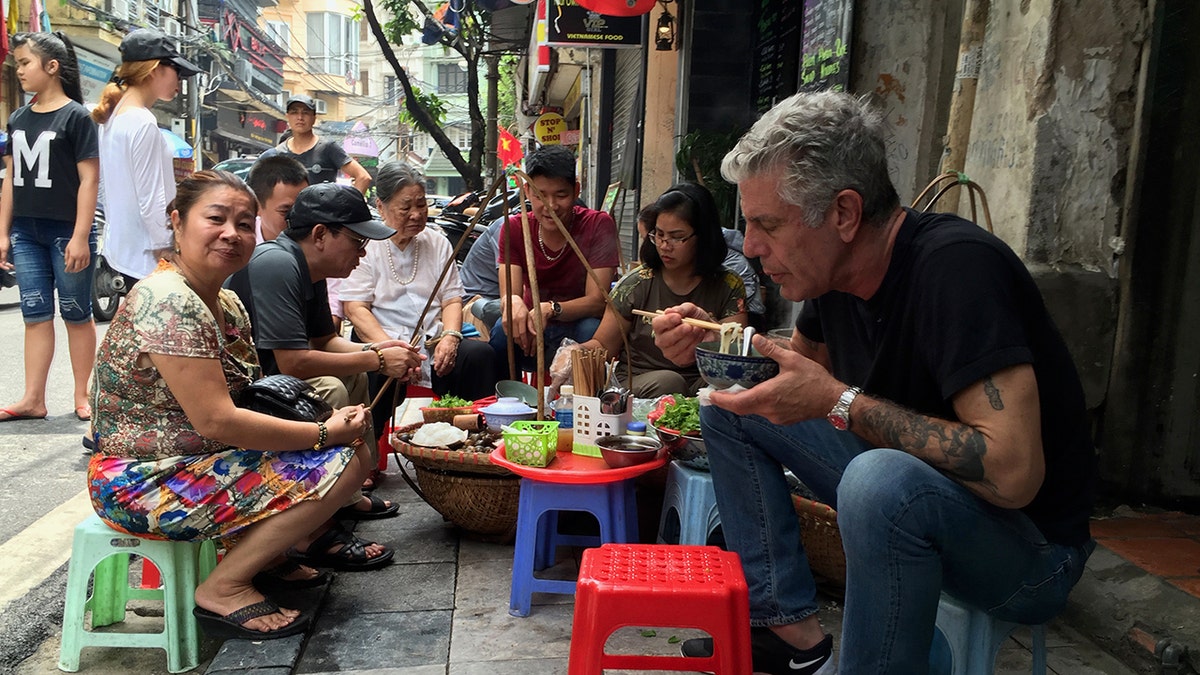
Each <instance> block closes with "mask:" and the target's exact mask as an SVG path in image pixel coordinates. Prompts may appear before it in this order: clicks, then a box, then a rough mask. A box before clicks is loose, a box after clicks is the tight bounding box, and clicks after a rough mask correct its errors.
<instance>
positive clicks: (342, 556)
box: [287, 526, 396, 572]
mask: <svg viewBox="0 0 1200 675" xmlns="http://www.w3.org/2000/svg"><path fill="white" fill-rule="evenodd" d="M371 543H372V542H367V541H363V540H362V539H359V538H358V537H356V536H354V533H353V532H351V531H349V530H346V529H343V528H341V527H337V526H335V527H331V528H329V529H328V530H326V531H325V533H324V534H322V535H321V536H319V537H317V538H316V539H315V540H314V541H313V543H311V544H309V546H308V550H307V551H297V550H296V549H292V550H290V551H288V554H287V555H288V557H289V558H291V559H292V560H295V561H296V562H298V563H300V564H302V565H308V566H309V567H327V568H329V569H335V570H339V571H343V572H364V571H366V570H373V569H378V568H380V567H383V566H384V565H387V564H388V563H390V562H392V557H393V556H395V555H396V552H395V551H394V550H392V549H391V548H388V547H386V546H385V547H384V551H383V553H381V554H380V555H378V556H375V557H374V558H370V557H368V556H367V546H369V545H370V544H371ZM339 545H340V546H341V548H338V549H337V550H336V551H330V550H329V549H331V548H333V547H335V546H339Z"/></svg>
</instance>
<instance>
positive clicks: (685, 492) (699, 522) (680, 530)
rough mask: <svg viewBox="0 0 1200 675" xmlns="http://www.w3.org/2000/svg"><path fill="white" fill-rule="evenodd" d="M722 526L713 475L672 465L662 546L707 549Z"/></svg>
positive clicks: (660, 539)
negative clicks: (705, 546) (709, 539)
mask: <svg viewBox="0 0 1200 675" xmlns="http://www.w3.org/2000/svg"><path fill="white" fill-rule="evenodd" d="M720 526H721V514H720V513H719V512H718V511H717V493H716V491H715V490H713V480H712V474H711V473H709V472H707V471H698V470H696V469H693V468H690V467H687V466H684V465H683V464H680V463H679V461H678V460H676V461H672V462H671V464H670V466H669V467H668V468H667V489H666V493H665V494H664V495H663V509H662V517H661V518H659V521H658V543H660V544H683V545H686V546H704V545H706V544H707V543H708V538H709V537H710V536H711V535H712V533H713V532H714V531H715V530H716V529H717V528H718V527H720Z"/></svg>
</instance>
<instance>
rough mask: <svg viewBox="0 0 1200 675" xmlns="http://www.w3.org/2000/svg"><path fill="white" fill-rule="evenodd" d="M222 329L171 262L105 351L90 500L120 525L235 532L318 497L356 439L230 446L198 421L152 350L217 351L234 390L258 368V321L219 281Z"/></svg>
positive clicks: (153, 533)
mask: <svg viewBox="0 0 1200 675" xmlns="http://www.w3.org/2000/svg"><path fill="white" fill-rule="evenodd" d="M220 302H221V309H222V311H223V312H224V313H225V333H224V335H222V334H221V329H220V324H218V323H217V321H216V319H215V318H214V317H213V315H212V313H211V312H210V311H209V309H208V307H207V306H206V305H205V304H204V302H203V301H202V300H201V299H200V297H199V296H198V295H196V293H195V292H194V291H192V289H191V288H190V287H189V286H188V284H187V281H186V280H185V279H184V277H183V276H182V275H181V274H179V272H178V271H177V270H176V269H175V268H174V267H171V266H170V265H168V264H166V263H162V264H160V265H159V269H158V270H157V271H155V273H154V274H152V275H150V276H149V277H147V278H146V279H144V280H142V281H141V282H139V283H138V284H137V285H135V286H134V287H133V289H132V290H131V291H130V293H129V295H128V296H127V297H126V299H125V303H124V304H123V305H122V307H121V309H120V311H119V312H117V315H116V316H115V317H114V318H113V321H112V324H111V325H110V326H109V329H108V333H107V334H106V335H105V336H104V341H103V342H102V343H101V345H100V349H99V352H98V353H97V355H96V370H95V373H94V376H93V382H92V399H93V401H92V408H93V415H92V417H93V421H92V429H93V434H94V439H95V441H96V449H95V451H94V452H93V455H92V459H91V462H90V464H89V465H88V486H89V493H90V495H91V500H92V507H93V508H94V509H95V510H96V513H97V514H98V515H99V516H100V517H101V518H102V519H103V520H104V521H105V522H106V523H108V525H109V526H111V527H113V528H114V529H116V530H119V531H122V532H127V533H129V534H135V535H138V536H143V537H149V538H155V539H173V540H186V541H195V540H200V539H212V538H235V537H236V535H237V533H238V532H240V531H241V530H242V529H244V528H246V527H247V526H249V525H251V524H253V523H256V522H258V521H260V520H262V519H264V518H267V517H270V516H271V515H274V514H276V513H280V512H282V511H284V510H286V509H288V508H290V507H292V506H294V505H296V504H298V503H300V502H303V501H306V500H312V499H319V498H320V497H321V496H323V495H324V494H325V493H326V492H328V491H329V489H330V488H331V487H332V486H333V484H334V483H335V482H336V481H337V479H338V477H339V476H340V475H341V474H342V471H344V470H345V468H346V466H347V464H348V463H349V461H350V458H351V457H352V456H353V455H354V450H353V448H349V447H346V446H333V447H328V448H323V449H321V450H318V451H314V450H311V449H306V450H297V451H289V452H267V451H259V450H248V449H241V448H231V447H228V446H226V445H225V444H223V443H221V442H219V441H216V440H213V439H211V438H205V437H204V436H202V435H200V434H199V433H198V432H197V431H196V430H195V428H193V427H192V424H191V422H190V421H189V420H188V418H187V415H186V414H185V413H184V411H183V408H182V407H181V406H180V405H179V402H178V401H177V400H176V398H175V396H174V395H173V394H172V393H171V390H170V389H169V388H168V387H167V383H166V381H164V380H163V378H162V376H161V374H160V373H159V372H158V370H157V369H156V368H155V367H154V365H153V363H152V362H151V361H150V359H149V356H148V354H163V355H169V356H183V357H190V358H201V359H218V360H220V362H221V367H222V370H223V371H224V372H225V380H226V382H227V383H228V385H229V392H230V395H231V396H233V397H234V400H236V398H237V396H238V394H239V393H240V392H241V391H242V389H244V388H245V387H246V385H248V384H249V383H250V382H252V381H253V380H254V379H256V378H257V377H258V376H259V375H260V374H261V369H260V368H259V365H258V356H257V354H256V352H255V350H254V344H253V342H251V340H250V319H249V317H248V316H247V314H246V310H245V308H244V307H243V306H242V303H241V302H240V301H239V300H238V298H237V296H236V295H235V294H234V293H233V292H232V291H228V290H222V291H221V296H220Z"/></svg>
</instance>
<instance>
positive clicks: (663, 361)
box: [582, 183, 746, 398]
mask: <svg viewBox="0 0 1200 675" xmlns="http://www.w3.org/2000/svg"><path fill="white" fill-rule="evenodd" d="M638 220H639V221H641V222H639V225H642V224H643V223H644V225H645V227H646V238H645V240H644V241H643V242H642V248H641V250H640V259H641V262H642V264H641V265H640V266H639V267H636V268H634V269H633V270H632V271H630V272H629V273H628V274H626V275H625V276H624V277H622V278H621V280H620V281H618V282H617V285H616V286H615V287H613V290H612V293H611V294H610V297H611V298H612V301H613V305H615V306H616V309H617V313H615V314H614V313H613V311H612V309H611V308H610V309H609V310H608V311H606V312H605V314H604V319H603V320H601V322H600V327H599V328H597V329H596V335H595V337H593V338H592V339H591V340H589V341H588V342H585V343H584V344H583V345H582V346H583V347H587V348H596V347H604V348H605V349H607V350H608V352H609V353H610V354H616V353H618V352H620V351H621V350H622V348H623V345H622V342H621V334H622V333H624V334H625V335H626V336H627V337H628V339H629V348H630V350H631V353H629V354H623V355H622V362H623V363H624V362H625V361H628V363H629V365H630V366H631V368H632V371H633V383H632V385H631V386H630V389H631V390H632V391H633V395H634V396H635V397H638V398H654V397H656V396H661V395H663V394H687V395H689V396H691V395H694V394H695V393H696V391H697V390H698V389H699V388H700V384H701V382H702V380H701V379H700V373H699V371H698V370H697V369H696V366H695V365H692V366H688V367H680V366H677V365H675V364H673V363H671V362H670V361H669V360H668V359H667V357H665V356H663V353H662V350H660V349H659V348H658V347H656V346H655V344H654V333H653V331H652V330H651V328H650V319H649V318H645V317H640V316H637V315H635V314H634V313H633V310H635V309H640V310H644V311H647V312H655V311H658V310H660V309H666V308H667V307H674V306H676V305H680V304H683V303H685V302H690V303H692V304H694V305H696V306H698V307H701V308H703V309H704V310H706V311H707V312H708V313H709V314H711V315H712V316H713V319H714V320H715V321H720V322H722V323H726V322H737V323H741V324H745V323H746V289H745V286H744V285H743V284H742V280H741V278H740V277H738V276H737V275H736V274H734V273H733V272H730V271H729V270H727V269H725V266H724V261H725V239H724V237H723V235H722V232H721V223H720V220H719V217H718V215H717V206H716V204H715V203H714V202H713V198H712V194H711V193H709V191H708V190H707V189H706V188H704V187H703V186H701V185H697V184H695V183H679V184H677V185H674V186H672V187H671V188H670V189H669V190H667V191H666V192H664V193H663V194H662V196H661V197H659V198H658V199H657V200H656V201H655V202H654V203H653V204H651V205H650V206H647V207H646V208H644V209H642V211H641V213H639V214H638ZM618 372H619V374H620V375H621V377H622V378H624V377H625V373H626V369H625V368H624V365H622V367H621V369H620V370H619V371H618ZM626 384H628V383H626Z"/></svg>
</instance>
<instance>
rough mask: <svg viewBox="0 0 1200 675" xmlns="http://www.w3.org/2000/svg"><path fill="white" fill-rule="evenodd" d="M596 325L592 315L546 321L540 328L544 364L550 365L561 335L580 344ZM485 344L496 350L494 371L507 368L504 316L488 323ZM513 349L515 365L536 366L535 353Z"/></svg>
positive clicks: (531, 368) (516, 375)
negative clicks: (490, 332)
mask: <svg viewBox="0 0 1200 675" xmlns="http://www.w3.org/2000/svg"><path fill="white" fill-rule="evenodd" d="M599 327H600V319H597V318H595V317H591V316H589V317H586V318H583V319H579V320H578V321H571V322H560V321H551V322H550V323H548V324H546V326H545V329H544V330H543V331H542V344H543V345H544V346H545V351H546V368H547V369H549V368H550V362H551V361H553V360H554V353H555V352H556V351H558V346H559V344H560V343H562V341H563V338H571V339H572V340H574V341H576V342H578V343H580V344H583V343H584V342H587V341H588V340H591V339H592V336H593V335H595V334H596V329H597V328H599ZM488 344H490V345H491V346H492V349H493V350H494V351H495V352H496V372H497V373H506V372H508V335H506V334H505V332H504V319H503V317H501V318H500V319H497V320H496V324H495V325H494V326H492V334H491V336H490V337H489V338H488ZM513 350H514V351H515V353H516V356H517V368H519V369H521V370H525V371H529V372H534V371H536V370H537V357H536V356H534V355H533V354H526V353H525V352H524V351H522V350H521V348H520V347H518V346H517V345H515V344H514V345H513ZM509 377H510V378H511V379H519V377H520V373H512V374H510V375H509Z"/></svg>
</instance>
